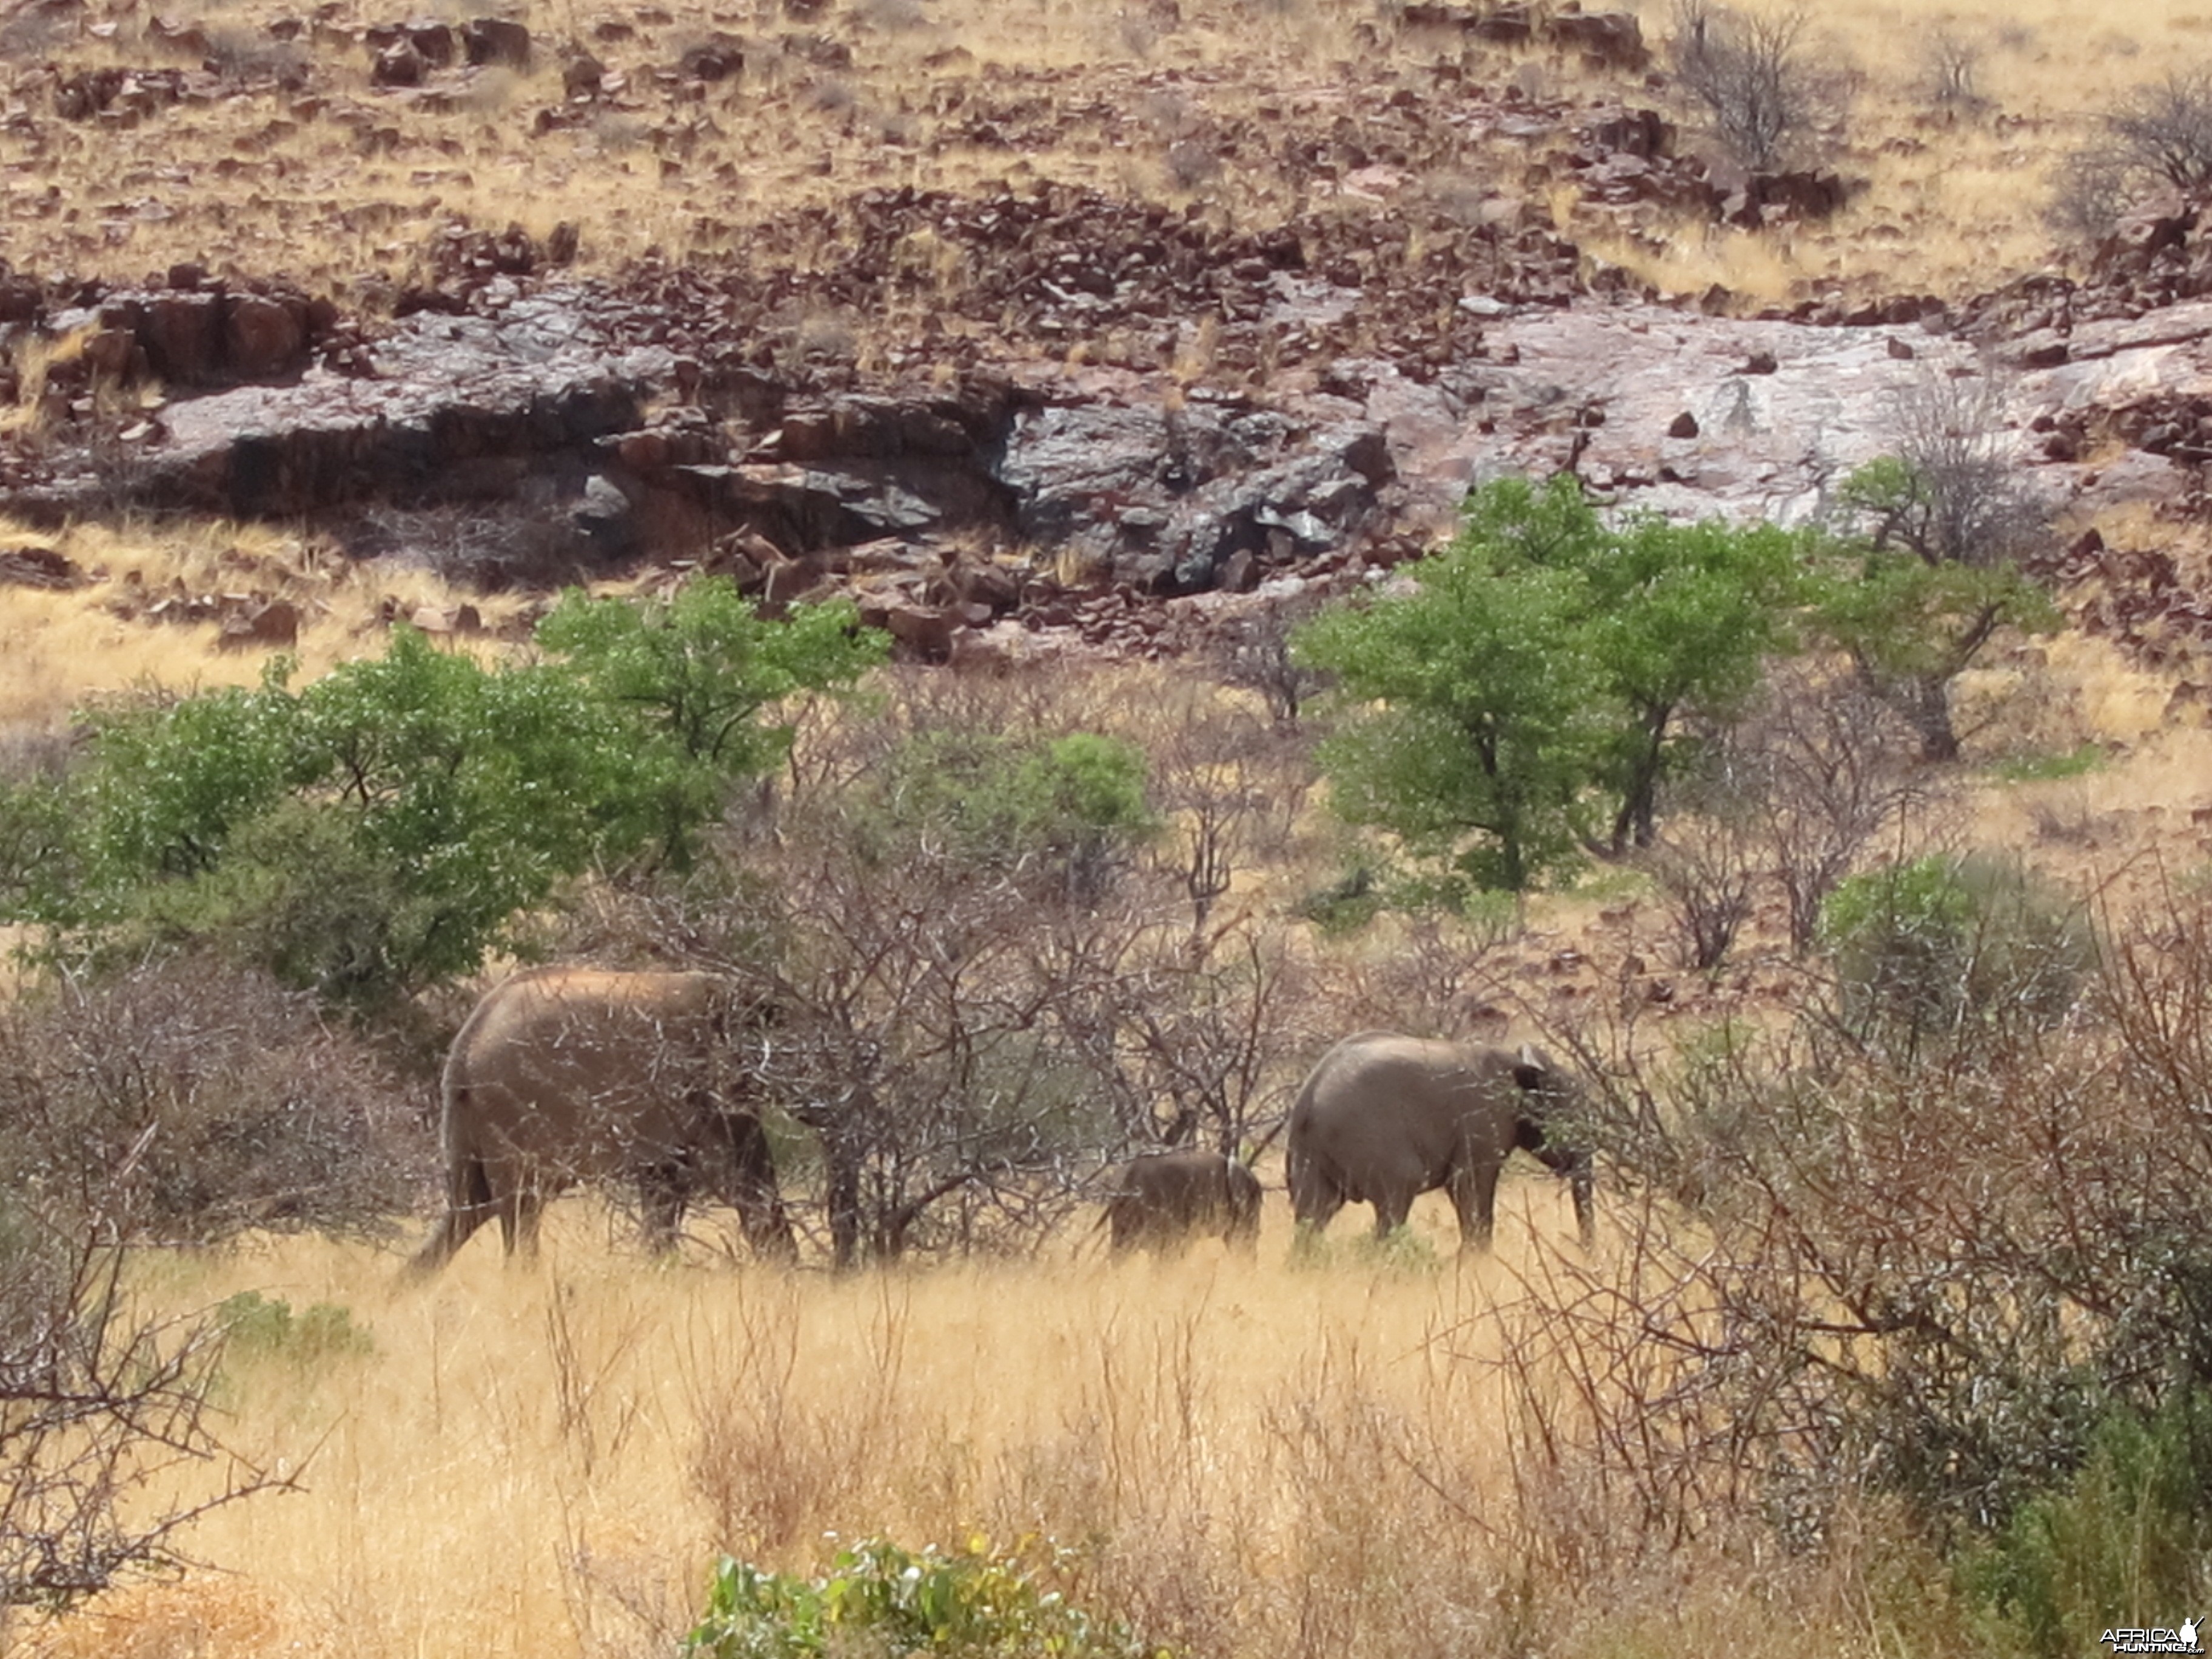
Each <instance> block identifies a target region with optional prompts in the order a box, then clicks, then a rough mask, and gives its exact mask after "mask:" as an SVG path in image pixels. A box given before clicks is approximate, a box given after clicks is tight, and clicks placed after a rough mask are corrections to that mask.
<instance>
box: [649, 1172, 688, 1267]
mask: <svg viewBox="0 0 2212 1659" xmlns="http://www.w3.org/2000/svg"><path fill="white" fill-rule="evenodd" d="M688 1187H689V1182H688V1180H687V1178H686V1176H685V1175H684V1170H683V1169H682V1168H681V1167H680V1166H678V1165H671V1164H662V1165H658V1166H655V1167H653V1168H649V1169H645V1170H640V1171H639V1172H638V1177H637V1196H638V1203H639V1206H640V1209H641V1213H642V1215H643V1217H644V1220H645V1237H646V1243H647V1245H648V1246H649V1247H650V1248H651V1249H655V1250H672V1249H675V1248H676V1238H677V1235H678V1232H679V1231H681V1229H682V1227H683V1225H684V1199H685V1197H686V1196H687V1189H688Z"/></svg>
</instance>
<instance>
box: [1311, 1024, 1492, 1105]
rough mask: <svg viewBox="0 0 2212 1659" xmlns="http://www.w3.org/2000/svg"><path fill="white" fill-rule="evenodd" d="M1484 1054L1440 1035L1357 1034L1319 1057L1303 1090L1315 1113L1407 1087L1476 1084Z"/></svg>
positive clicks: (1383, 1096) (1394, 1094)
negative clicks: (1462, 1081)
mask: <svg viewBox="0 0 2212 1659" xmlns="http://www.w3.org/2000/svg"><path fill="white" fill-rule="evenodd" d="M1485 1053H1486V1050H1483V1049H1480V1048H1470V1047H1469V1046H1468V1045H1467V1044H1465V1043H1460V1042H1449V1041H1448V1040H1446V1039H1444V1038H1442V1037H1417V1036H1405V1035H1404V1034H1402V1033H1401V1032H1397V1031H1361V1032H1358V1034H1356V1035H1354V1036H1348V1037H1346V1038H1345V1039H1344V1040H1343V1041H1342V1042H1340V1043H1338V1044H1337V1045H1336V1046H1335V1047H1334V1048H1331V1049H1330V1050H1329V1051H1328V1053H1327V1054H1323V1055H1322V1057H1321V1060H1320V1062H1319V1063H1318V1064H1317V1065H1316V1066H1315V1067H1314V1069H1313V1073H1312V1075H1311V1076H1310V1078H1309V1079H1307V1086H1306V1089H1305V1090H1304V1091H1302V1093H1301V1097H1300V1104H1301V1105H1304V1104H1305V1103H1307V1102H1308V1101H1309V1100H1310V1101H1311V1102H1312V1103H1313V1106H1314V1108H1315V1109H1320V1110H1324V1111H1325V1110H1327V1109H1329V1106H1330V1104H1331V1103H1343V1102H1346V1100H1347V1098H1348V1099H1349V1100H1351V1101H1352V1102H1356V1103H1365V1102H1368V1101H1379V1100H1384V1099H1395V1098H1398V1097H1400V1095H1401V1091H1403V1090H1405V1089H1407V1088H1411V1089H1413V1090H1415V1091H1419V1092H1422V1093H1426V1092H1428V1091H1431V1090H1433V1089H1436V1088H1438V1087H1449V1086H1451V1085H1453V1084H1454V1083H1455V1081H1457V1080H1459V1079H1467V1080H1468V1082H1469V1083H1473V1082H1474V1081H1476V1080H1478V1079H1480V1075H1481V1074H1482V1073H1483V1071H1484V1070H1485V1067H1484V1066H1483V1063H1482V1056H1483V1055H1484V1054H1485Z"/></svg>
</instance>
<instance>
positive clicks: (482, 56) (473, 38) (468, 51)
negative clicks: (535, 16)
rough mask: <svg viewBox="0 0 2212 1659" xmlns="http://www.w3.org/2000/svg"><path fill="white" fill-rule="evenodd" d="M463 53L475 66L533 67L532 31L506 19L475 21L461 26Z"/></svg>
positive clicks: (520, 68)
mask: <svg viewBox="0 0 2212 1659" xmlns="http://www.w3.org/2000/svg"><path fill="white" fill-rule="evenodd" d="M461 50H462V52H464V53H465V55H466V57H467V58H468V61H469V62H470V63H471V64H501V65H502V66H504V67H506V68H508V69H517V70H526V69H528V68H529V67H530V30H529V29H528V27H526V26H525V25H523V24H520V23H517V22H514V21H511V20H509V19H507V18H504V17H473V18H471V19H470V20H469V21H467V22H465V23H464V24H462V25H461Z"/></svg>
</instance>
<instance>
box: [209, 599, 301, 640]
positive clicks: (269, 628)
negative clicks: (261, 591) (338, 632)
mask: <svg viewBox="0 0 2212 1659" xmlns="http://www.w3.org/2000/svg"><path fill="white" fill-rule="evenodd" d="M299 642H300V608H299V606H297V605H294V604H293V603H292V602H291V601H290V600H289V599H264V600H261V601H258V602H256V603H252V604H250V605H245V606H241V607H239V608H236V609H234V610H232V611H229V612H228V614H227V615H226V616H225V617H223V619H222V631H221V633H219V634H218V635H216V647H217V648H219V649H222V650H225V651H242V650H249V649H265V650H285V651H289V649H291V648H292V647H294V646H295V645H297V644H298V643H299Z"/></svg>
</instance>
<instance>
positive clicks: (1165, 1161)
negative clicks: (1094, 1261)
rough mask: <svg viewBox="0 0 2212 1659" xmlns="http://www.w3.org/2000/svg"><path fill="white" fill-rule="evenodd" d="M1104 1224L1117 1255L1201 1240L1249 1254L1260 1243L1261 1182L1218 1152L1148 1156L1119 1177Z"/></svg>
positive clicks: (1111, 1188) (1122, 1170)
mask: <svg viewBox="0 0 2212 1659" xmlns="http://www.w3.org/2000/svg"><path fill="white" fill-rule="evenodd" d="M1101 1219H1102V1220H1103V1221H1104V1222H1105V1224H1106V1225H1107V1226H1108V1227H1109V1228H1110V1229H1111V1230H1112V1231H1111V1234H1110V1237H1111V1241H1112V1249H1113V1250H1114V1253H1115V1255H1125V1254H1127V1252H1128V1251H1131V1250H1134V1249H1177V1248H1179V1247H1181V1246H1182V1245H1184V1244H1187V1243H1189V1242H1190V1241H1191V1240H1192V1239H1193V1238H1194V1237H1201V1236H1204V1237H1218V1238H1219V1239H1220V1240H1221V1241H1222V1242H1223V1243H1225V1244H1229V1245H1231V1246H1232V1247H1235V1248H1238V1249H1244V1250H1248V1251H1249V1250H1250V1249H1254V1248H1255V1246H1256V1245H1257V1243H1258V1242H1259V1237H1260V1178H1259V1176H1255V1175H1254V1174H1253V1173H1252V1171H1251V1170H1249V1169H1247V1168H1246V1167H1245V1166H1244V1165H1243V1164H1240V1163H1238V1162H1237V1160H1236V1159H1235V1158H1225V1157H1223V1156H1222V1155H1221V1154H1220V1153H1219V1152H1195V1151H1183V1152H1146V1154H1144V1155H1143V1156H1142V1157H1139V1158H1131V1159H1130V1160H1129V1161H1128V1162H1127V1164H1123V1165H1122V1166H1121V1168H1120V1169H1118V1170H1115V1172H1114V1176H1113V1179H1112V1181H1111V1182H1110V1183H1109V1188H1108V1193H1107V1198H1106V1212H1105V1214H1104V1215H1103V1217H1102V1218H1101Z"/></svg>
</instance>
